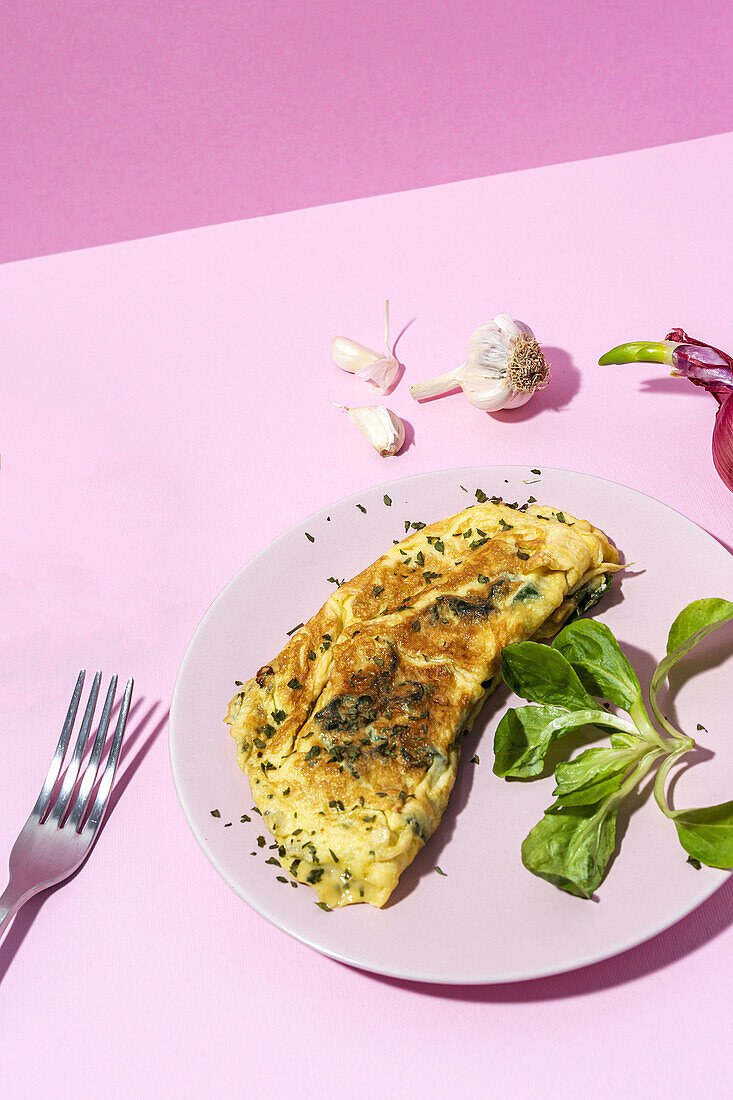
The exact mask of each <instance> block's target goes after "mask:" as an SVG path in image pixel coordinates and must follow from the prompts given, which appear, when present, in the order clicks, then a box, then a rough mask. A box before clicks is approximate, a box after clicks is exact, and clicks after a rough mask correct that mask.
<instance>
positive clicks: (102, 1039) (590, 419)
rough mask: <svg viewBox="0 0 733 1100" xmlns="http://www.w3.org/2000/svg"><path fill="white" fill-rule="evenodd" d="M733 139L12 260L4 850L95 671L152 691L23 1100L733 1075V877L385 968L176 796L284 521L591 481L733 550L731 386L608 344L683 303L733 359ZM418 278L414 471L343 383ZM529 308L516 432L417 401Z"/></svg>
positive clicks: (1, 713)
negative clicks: (722, 448) (201, 638)
mask: <svg viewBox="0 0 733 1100" xmlns="http://www.w3.org/2000/svg"><path fill="white" fill-rule="evenodd" d="M731 157H733V136H731V135H728V136H721V137H716V138H708V139H703V140H700V141H696V142H691V143H688V144H687V145H681V146H670V147H665V148H660V149H657V150H652V151H647V152H642V153H634V154H627V155H623V156H618V157H612V158H608V159H604V160H596V161H587V162H582V163H578V164H569V165H564V166H559V167H551V168H544V169H538V170H533V171H528V172H522V173H517V174H514V175H506V176H495V177H492V178H489V179H485V180H475V181H472V182H468V183H459V184H453V185H448V186H445V187H440V188H435V189H431V190H425V191H416V192H411V193H405V194H401V195H396V196H387V197H383V198H377V199H369V200H363V201H359V202H354V203H348V204H343V205H340V206H334V207H326V208H322V209H318V210H309V211H304V212H300V213H293V214H284V215H279V216H277V217H273V218H265V219H259V220H252V221H248V222H242V223H234V224H230V225H225V226H219V227H214V228H210V229H204V230H196V231H190V232H186V233H181V234H178V235H173V236H169V237H165V238H154V239H150V240H147V241H143V242H135V243H131V244H124V245H117V246H111V247H107V248H101V249H97V250H91V251H88V252H81V253H76V254H70V255H61V256H55V257H51V258H47V259H43V260H35V261H29V262H26V263H21V264H17V265H12V266H8V267H5V268H4V269H0V311H1V312H2V318H1V320H0V325H1V328H0V331H2V333H3V378H4V383H3V400H2V408H3V416H2V426H1V429H0V431H1V441H0V448H1V452H2V466H1V469H0V502H1V504H0V507H1V508H2V517H1V519H0V539H1V548H0V549H1V552H0V569H1V571H2V587H3V661H2V665H1V666H0V674H1V676H2V682H1V685H0V687H1V690H0V722H1V723H2V729H3V735H2V737H3V756H2V759H3V766H2V769H1V770H0V851H5V850H8V849H9V848H10V845H11V843H12V840H13V839H14V836H15V833H16V831H17V830H18V828H19V826H20V825H21V824H22V822H23V820H24V819H25V816H26V814H27V812H28V809H29V808H30V805H31V804H32V802H33V800H34V798H35V795H36V793H37V788H38V787H39V786H40V782H41V778H42V775H43V774H44V772H45V768H46V765H47V763H48V758H49V756H50V753H51V749H52V747H53V745H54V743H55V739H56V736H57V731H58V726H59V723H60V720H61V716H62V714H63V712H64V709H65V706H66V701H67V697H68V695H69V693H70V690H71V686H72V683H73V679H74V676H75V673H76V671H77V670H78V668H79V667H80V665H81V664H83V663H87V664H89V665H90V666H92V667H93V666H95V665H96V664H99V665H100V666H101V667H102V668H104V669H105V670H107V671H108V672H112V671H115V670H116V671H118V672H119V673H120V674H121V675H122V676H127V675H129V674H133V675H134V676H135V679H136V703H135V707H134V711H133V714H132V717H131V721H130V729H129V735H128V741H127V746H126V752H125V755H124V758H123V761H122V767H121V773H120V778H119V783H118V787H117V792H116V796H115V805H114V808H113V812H112V813H111V816H110V817H109V819H108V822H107V824H106V827H105V829H104V831H103V834H102V836H101V838H100V840H99V844H98V846H97V849H96V850H95V852H94V853H93V856H92V858H91V859H90V861H89V863H88V864H87V866H86V867H85V868H84V869H83V870H82V872H81V873H80V874H79V875H77V876H76V877H75V878H74V879H73V881H71V882H69V883H68V884H67V885H65V886H63V887H62V888H60V889H58V890H56V891H55V892H54V893H53V895H52V896H49V897H46V898H45V899H43V900H42V901H38V902H36V903H32V904H31V905H29V906H28V907H27V909H26V910H25V911H24V912H23V913H22V914H21V915H20V916H19V918H18V920H17V921H16V924H15V926H14V927H13V928H12V929H11V932H10V934H9V936H8V938H7V939H6V940H5V942H4V943H3V944H2V945H1V946H0V1001H1V1006H2V1015H3V1026H2V1034H3V1038H2V1080H3V1084H4V1085H5V1088H6V1089H7V1090H8V1092H9V1094H10V1095H13V1096H39V1095H42V1094H44V1093H45V1091H46V1090H51V1089H53V1095H55V1096H57V1097H66V1096H68V1097H72V1096H78V1095H83V1096H87V1095H98V1096H105V1095H108V1096H115V1097H117V1096H120V1097H122V1096H129V1095H134V1094H137V1095H141V1096H156V1095H160V1096H167V1095H180V1096H202V1095H204V1096H210V1095H223V1094H224V1093H225V1092H228V1093H230V1094H231V1093H233V1094H234V1095H252V1096H256V1095H269V1096H273V1095H274V1096H278V1097H280V1096H282V1097H285V1096H292V1095H308V1096H316V1095H319V1096H336V1095H344V1094H347V1095H351V1096H356V1097H367V1096H375V1095H383V1096H390V1095H395V1094H396V1093H397V1092H398V1091H399V1092H401V1091H406V1090H409V1091H410V1092H414V1093H415V1094H419V1095H423V1096H444V1095H452V1094H453V1092H454V1091H455V1088H456V1085H457V1082H459V1081H460V1083H461V1092H462V1094H463V1095H467V1096H484V1095H487V1094H494V1093H496V1094H500V1093H503V1092H504V1091H505V1090H506V1091H509V1092H511V1093H513V1094H514V1095H520V1096H568V1095H569V1096H575V1095H581V1094H585V1092H586V1091H592V1092H593V1093H594V1095H597V1096H601V1097H605V1096H608V1097H611V1096H619V1095H625V1096H637V1095H641V1094H645V1095H654V1096H659V1095H663V1094H664V1095H671V1096H683V1095H692V1094H702V1093H705V1092H707V1094H708V1095H715V1096H718V1095H726V1094H727V1092H729V1088H728V1085H727V1083H726V1079H725V1078H724V1077H723V1076H722V1075H723V1073H724V1072H727V1063H728V1055H727V1051H728V1048H729V1030H730V1029H729V1019H730V1012H731V992H730V990H731V987H732V986H733V962H731V957H732V952H731V948H733V932H732V931H731V929H730V927H729V926H730V922H731V920H732V919H733V888H729V887H728V886H725V887H723V888H722V889H721V890H720V891H719V892H718V893H717V894H716V895H715V896H714V897H713V898H712V899H711V900H710V901H709V902H708V903H706V904H705V905H704V906H703V908H702V909H701V910H699V911H698V912H696V913H694V914H693V915H691V916H690V917H688V918H687V919H686V920H685V921H683V922H682V923H681V924H680V925H678V926H676V927H675V928H673V929H671V930H670V931H668V932H666V933H664V934H663V935H661V936H660V937H658V938H657V939H655V940H653V941H651V942H650V943H647V944H645V945H643V946H640V947H638V948H636V949H634V950H632V951H631V952H629V953H627V954H625V955H623V956H621V957H619V958H616V959H611V960H608V961H606V962H604V963H601V964H599V965H597V966H594V967H591V968H588V969H586V970H583V971H579V972H575V973H570V974H567V975H564V976H561V977H556V978H551V979H545V980H540V981H535V982H529V983H526V984H520V985H511V986H501V987H483V988H475V989H454V988H440V989H438V988H430V987H419V986H412V985H409V984H403V983H400V982H397V981H391V980H385V979H379V978H376V977H372V976H369V975H367V974H363V973H359V972H357V971H354V970H351V969H349V968H348V967H345V966H342V965H339V964H337V963H335V962H333V961H331V960H329V959H325V958H322V957H321V956H319V955H317V954H315V953H313V952H311V951H310V950H308V949H307V948H305V947H303V946H301V945H300V944H298V943H296V942H294V941H292V940H290V939H289V938H287V937H286V936H284V935H283V934H282V933H281V932H279V931H278V930H277V929H275V928H273V927H271V926H270V925H268V924H266V923H265V922H264V921H263V920H262V919H261V918H260V917H258V916H257V915H255V914H254V913H253V912H251V911H250V910H249V909H248V908H247V907H246V906H245V905H244V904H243V903H242V902H241V901H240V900H239V899H238V898H237V897H236V896H235V895H234V894H233V893H232V892H231V891H230V890H229V889H228V888H227V887H226V886H225V885H224V883H223V882H222V881H221V880H220V879H219V878H218V877H217V875H216V874H215V873H214V871H213V870H212V868H211V867H210V866H209V864H208V863H207V862H206V860H205V858H204V856H203V855H202V854H201V852H200V851H199V849H198V847H197V846H196V843H195V841H194V839H193V837H192V836H191V834H190V832H189V830H188V827H187V825H186V822H185V820H184V818H183V816H182V814H181V812H180V810H179V807H178V803H177V801H176V797H175V793H174V790H173V786H172V782H171V778H170V772H169V765H168V754H167V744H166V738H167V729H166V718H167V712H168V707H169V701H170V696H171V690H172V686H173V681H174V678H175V674H176V670H177V667H178V664H179V662H180V659H181V656H182V653H183V651H184V649H185V646H186V643H187V641H188V639H189V637H190V636H191V633H192V631H193V629H194V627H195V625H196V623H197V621H198V620H199V618H200V616H201V615H202V613H203V612H204V610H205V609H206V607H207V605H208V604H209V602H210V601H211V600H212V598H213V597H214V596H215V595H216V593H217V592H218V591H219V589H220V588H221V586H222V585H223V584H224V583H225V581H227V580H228V579H229V577H231V576H232V574H233V573H234V572H235V571H236V570H237V568H238V567H239V566H240V565H241V564H242V563H243V562H244V561H245V560H246V559H247V558H248V557H249V556H250V555H251V554H253V553H254V552H255V551H256V550H258V549H259V548H260V547H261V546H263V545H264V544H266V543H267V542H268V540H270V539H271V538H272V537H273V536H275V535H276V534H277V533H278V532H279V531H281V530H282V529H283V528H284V527H286V526H288V525H289V524H291V523H293V522H294V521H296V520H298V519H300V518H301V517H303V516H304V515H306V514H307V513H309V512H310V511H312V510H313V509H315V508H317V507H320V506H321V505H323V504H325V503H327V502H328V501H330V500H335V499H337V498H339V497H341V496H342V495H344V494H346V493H350V492H352V491H354V490H356V489H358V488H359V487H360V486H366V485H370V484H375V483H377V482H379V481H382V480H384V479H386V478H391V477H396V476H400V475H406V474H410V473H413V472H417V471H423V470H431V469H437V468H441V467H445V466H448V465H450V466H454V465H455V466H457V465H468V464H476V463H483V462H485V463H492V462H499V461H500V462H505V463H508V462H521V463H527V464H531V465H538V466H543V465H554V466H564V467H567V468H571V469H577V470H582V471H588V472H591V473H596V474H600V475H603V476H605V477H608V478H611V479H613V480H617V481H620V482H622V483H625V484H628V485H632V486H634V487H636V488H638V489H641V490H643V491H644V492H647V493H650V494H652V495H654V496H657V497H659V498H660V499H661V500H663V501H666V502H668V503H669V504H672V505H673V506H674V507H676V508H678V509H679V510H680V511H682V512H684V513H685V514H687V515H688V516H690V518H692V519H693V520H695V521H696V522H697V523H699V524H701V525H702V526H703V527H705V528H707V529H708V530H709V531H710V532H711V533H712V534H713V535H715V536H717V537H718V538H719V539H721V540H722V541H723V542H726V543H727V544H728V545H730V543H731V541H732V539H733V519H732V514H733V513H732V509H731V496H730V493H729V492H728V491H727V490H726V489H725V488H724V487H723V486H722V484H721V483H720V482H719V480H718V479H717V477H716V476H715V473H714V471H713V469H712V465H711V461H710V432H711V427H712V421H713V413H714V403H713V401H712V399H711V398H709V397H708V396H707V395H706V394H705V393H703V392H702V391H696V390H694V389H693V388H692V387H690V386H687V385H685V384H684V383H681V382H679V381H674V380H671V379H668V378H665V377H664V375H663V372H662V371H661V369H659V368H656V367H654V366H639V367H627V368H618V369H615V370H610V369H608V370H602V369H600V368H598V367H597V366H596V365H595V363H596V359H597V356H598V354H599V353H600V352H601V351H603V350H605V349H606V348H607V347H609V346H610V345H612V344H614V343H616V342H618V341H619V340H621V339H623V338H631V337H637V336H642V337H645V336H648V337H652V338H653V337H661V336H663V335H664V333H665V331H666V330H667V328H668V327H670V326H672V325H677V324H682V325H684V326H686V327H687V328H688V330H689V331H691V332H692V333H693V334H697V335H700V336H702V337H704V338H708V339H710V340H711V341H712V342H714V343H717V344H720V345H722V346H728V347H730V346H731V345H733V328H732V327H731V317H730V302H731V299H732V296H733V283H732V281H731V271H730V264H729V262H728V256H727V251H726V249H727V242H729V241H730V239H731V231H732V229H733V226H732V225H731V208H730V201H729V189H730V187H729V180H730V172H729V167H730V163H731ZM386 296H389V297H390V299H391V302H392V312H393V321H394V325H395V331H397V330H398V329H399V328H400V327H401V326H402V325H404V324H405V323H406V322H408V321H409V320H410V319H411V318H413V317H414V318H415V322H414V324H413V325H411V327H410V328H409V329H408V330H407V332H406V334H405V336H404V339H403V340H402V343H401V345H400V351H401V357H402V359H403V360H404V362H405V364H406V365H407V377H406V379H405V381H404V382H403V383H402V385H401V386H400V387H399V388H398V389H397V391H396V393H395V394H394V395H393V397H391V398H390V399H389V404H390V405H391V407H393V408H394V409H395V410H396V411H397V412H399V413H401V414H404V415H405V417H406V419H407V420H408V421H409V422H410V424H411V426H412V432H411V435H412V433H413V432H414V441H413V442H411V443H410V446H409V447H408V448H407V450H406V451H405V453H404V454H403V455H402V456H400V457H399V458H395V459H391V460H382V459H380V458H379V457H378V456H377V455H376V454H375V453H373V452H372V451H371V450H370V449H369V448H368V446H367V444H366V443H365V442H364V440H363V439H362V438H361V437H360V436H358V435H357V434H356V433H355V432H354V431H353V430H352V429H351V428H350V425H349V424H348V422H347V421H346V419H345V417H344V415H343V414H342V413H341V412H340V411H339V410H337V409H335V408H334V407H333V406H332V405H331V404H329V400H333V401H340V402H344V403H350V404H358V403H368V402H370V401H371V400H372V394H371V393H370V391H369V390H368V389H367V388H366V387H365V386H364V385H363V384H362V383H360V382H358V381H357V380H355V379H352V378H350V377H348V376H345V375H343V374H340V373H339V372H338V371H337V370H336V368H335V367H333V366H332V365H331V364H330V362H329V358H328V341H329V339H330V337H331V336H332V335H333V334H335V333H337V332H342V333H345V334H349V335H352V336H353V337H355V338H356V339H360V340H362V341H364V342H367V343H370V342H371V343H374V344H378V343H379V337H380V316H381V310H382V303H383V300H384V298H385V297H386ZM502 309H509V310H511V311H513V312H514V313H516V314H517V315H518V316H520V317H522V318H524V319H526V320H527V321H528V322H529V323H531V324H532V325H533V327H535V329H536V331H537V333H538V334H539V336H540V339H541V340H542V341H543V343H544V344H545V346H546V347H548V348H549V349H550V351H549V357H550V358H551V360H552V362H553V365H554V371H555V378H554V381H553V384H552V386H551V387H550V388H549V389H548V390H547V391H545V392H544V393H543V394H542V395H541V396H539V397H538V398H537V399H536V400H535V401H534V402H533V403H532V404H530V405H529V406H527V407H526V408H525V409H523V410H518V411H515V412H513V413H509V414H505V415H503V416H501V417H497V418H493V419H492V418H490V417H487V416H485V415H483V414H481V413H479V412H477V411H476V410H474V409H472V408H471V407H470V406H469V405H468V404H467V403H466V402H465V401H464V400H463V399H462V398H461V397H460V396H453V397H449V398H445V399H444V400H442V401H439V402H433V403H431V404H429V405H427V406H423V407H417V406H416V405H415V404H414V403H413V402H412V401H411V399H410V397H409V395H408V393H407V388H406V384H407V382H408V381H413V380H417V379H419V378H421V377H425V376H429V375H431V374H434V373H438V372H439V371H442V370H445V369H448V368H449V367H451V366H453V365H455V364H456V363H457V362H459V361H460V360H461V358H462V352H463V349H464V346H465V344H466V341H467V337H468V335H469V333H470V332H471V330H472V328H473V327H474V326H475V325H476V324H477V323H478V322H480V321H481V320H484V319H485V318H486V317H487V316H489V315H491V314H493V313H494V312H498V311H499V310H502ZM598 519H599V522H600V521H601V520H602V517H598ZM728 594H729V593H728ZM206 733H207V731H202V735H206ZM487 934H491V930H490V929H487ZM82 1052H83V1054H82Z"/></svg>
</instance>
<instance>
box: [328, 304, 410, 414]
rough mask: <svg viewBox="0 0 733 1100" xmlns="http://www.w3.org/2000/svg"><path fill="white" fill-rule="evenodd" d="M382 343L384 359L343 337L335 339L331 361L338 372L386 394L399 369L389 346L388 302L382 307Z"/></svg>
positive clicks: (378, 354)
mask: <svg viewBox="0 0 733 1100" xmlns="http://www.w3.org/2000/svg"><path fill="white" fill-rule="evenodd" d="M384 343H385V348H386V355H385V354H384V353H383V352H380V351H373V350H372V349H371V348H367V347H364V345H363V344H358V343H357V342H356V340H349V339H348V337H346V336H334V338H333V340H332V341H331V358H332V359H333V361H334V363H335V364H336V366H337V367H340V368H341V370H345V371H348V373H349V374H355V375H357V377H359V378H361V379H362V380H363V381H364V382H372V383H373V384H374V385H375V386H376V387H377V388H378V389H379V390H380V392H381V393H389V390H390V388H391V387H392V385H393V384H394V381H395V379H396V377H397V374H398V373H399V369H400V364H399V361H398V360H397V359H396V358H395V355H394V348H390V346H389V301H387V302H385V303H384Z"/></svg>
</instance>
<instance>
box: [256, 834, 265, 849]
mask: <svg viewBox="0 0 733 1100" xmlns="http://www.w3.org/2000/svg"><path fill="white" fill-rule="evenodd" d="M265 844H267V841H266V840H265V838H264V837H263V836H258V837H257V847H258V848H264V847H265Z"/></svg>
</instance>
